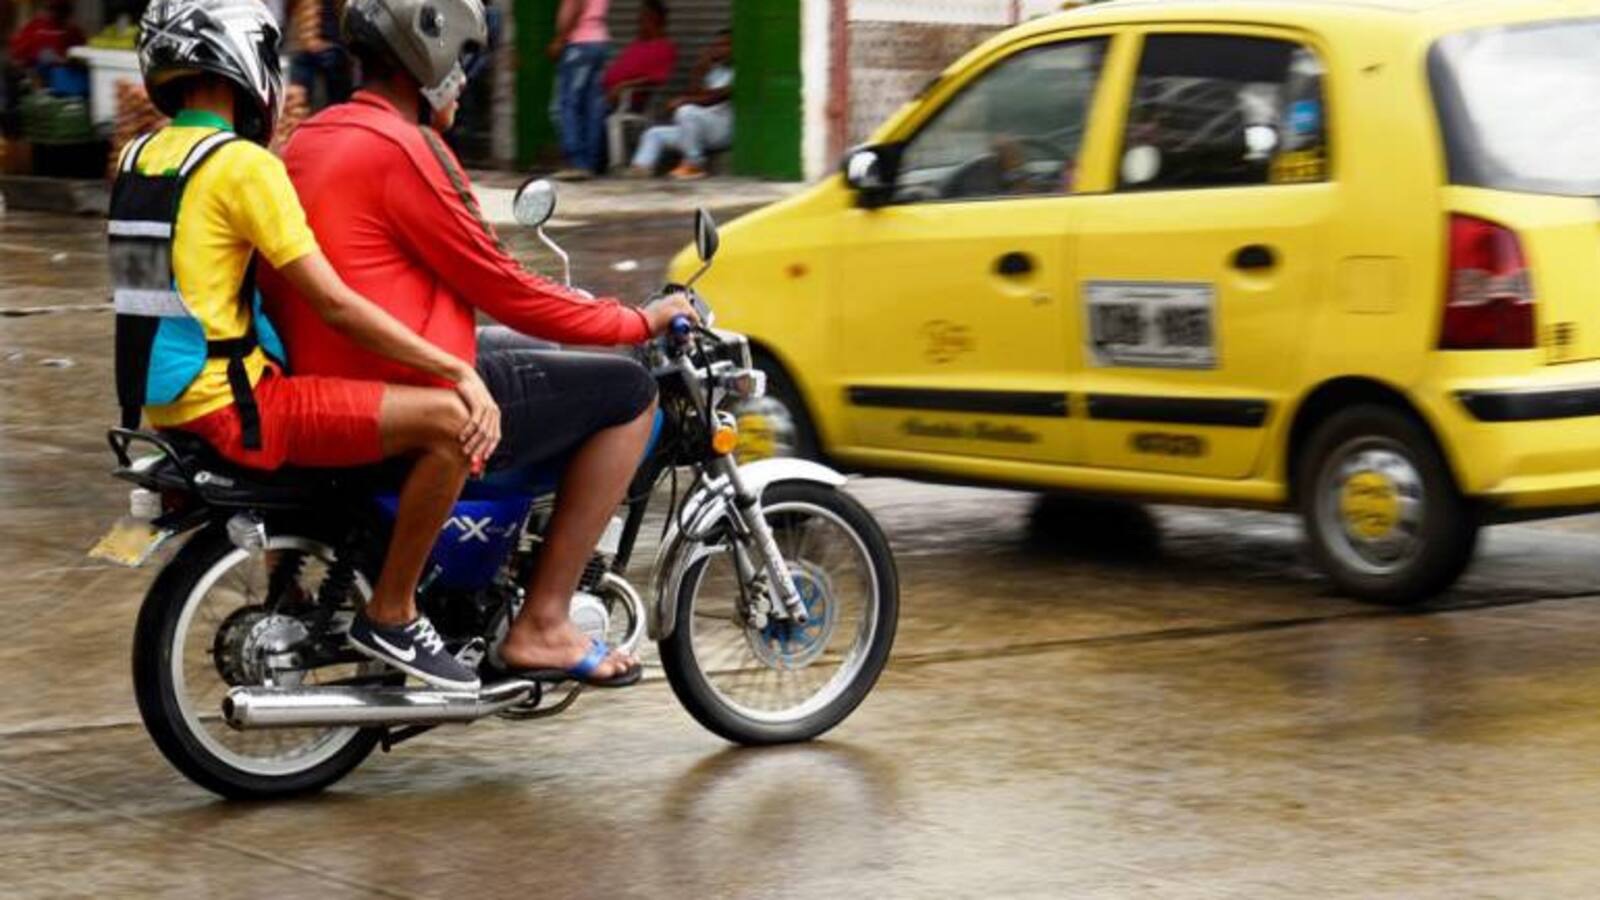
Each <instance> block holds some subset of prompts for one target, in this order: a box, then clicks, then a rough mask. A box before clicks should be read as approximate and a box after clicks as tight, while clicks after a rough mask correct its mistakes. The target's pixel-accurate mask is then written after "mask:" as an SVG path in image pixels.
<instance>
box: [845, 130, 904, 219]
mask: <svg viewBox="0 0 1600 900" xmlns="http://www.w3.org/2000/svg"><path fill="white" fill-rule="evenodd" d="M900 150H901V148H900V146H899V145H894V144H880V145H878V146H873V147H858V148H857V149H855V150H852V151H850V152H849V153H847V154H845V158H844V165H843V166H842V169H843V171H844V183H845V184H847V185H849V186H850V189H851V190H853V191H855V192H856V194H857V196H858V198H859V200H860V203H861V205H862V206H864V207H868V208H872V207H877V206H883V205H885V204H887V203H888V202H889V198H890V197H891V196H893V194H894V182H895V176H896V174H897V170H898V169H899V167H900Z"/></svg>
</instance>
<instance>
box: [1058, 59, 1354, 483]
mask: <svg viewBox="0 0 1600 900" xmlns="http://www.w3.org/2000/svg"><path fill="white" fill-rule="evenodd" d="M1130 49H1132V48H1130ZM1137 56H1138V62H1137V65H1136V67H1134V71H1133V75H1132V78H1131V81H1132V83H1131V85H1129V86H1128V88H1127V92H1126V93H1125V94H1124V95H1123V101H1124V102H1123V103H1122V104H1121V109H1122V111H1123V113H1124V114H1123V115H1122V117H1121V119H1122V121H1121V122H1120V123H1119V124H1118V125H1117V126H1116V127H1117V128H1118V130H1120V132H1121V136H1122V139H1121V151H1120V154H1119V155H1114V156H1113V159H1114V160H1115V161H1116V162H1118V163H1120V165H1119V166H1118V171H1116V172H1115V173H1114V174H1112V175H1111V177H1110V179H1109V184H1108V187H1109V188H1110V189H1109V190H1108V191H1106V192H1104V193H1102V194H1100V195H1098V196H1094V197H1086V198H1084V199H1083V200H1082V202H1081V207H1080V209H1079V210H1078V213H1077V215H1075V216H1074V221H1075V222H1076V223H1077V244H1076V270H1075V272H1074V276H1073V277H1074V279H1075V281H1076V284H1075V290H1074V294H1075V303H1076V304H1077V307H1078V315H1079V317H1080V320H1081V321H1082V322H1083V329H1084V330H1083V334H1084V337H1085V354H1084V363H1085V366H1084V369H1083V370H1082V373H1081V377H1080V378H1079V379H1078V382H1077V385H1076V386H1077V389H1078V391H1079V392H1080V393H1082V394H1083V407H1082V408H1083V409H1084V410H1085V413H1086V420H1085V424H1084V429H1085V444H1086V449H1087V455H1088V462H1089V463H1090V464H1091V465H1094V466H1099V467H1108V468H1117V469H1132V470H1144V471H1152V472H1163V473H1173V474H1183V475H1201V476H1209V477H1220V478H1233V479H1237V478H1245V477H1248V476H1249V475H1251V474H1252V473H1253V472H1255V471H1256V470H1257V468H1258V466H1259V465H1260V463H1261V460H1262V459H1263V450H1264V447H1265V441H1266V435H1267V434H1268V433H1269V432H1270V431H1271V429H1270V427H1269V426H1270V425H1271V424H1272V423H1273V421H1274V417H1275V416H1282V415H1285V414H1287V412H1288V405H1289V402H1290V401H1291V400H1292V398H1293V395H1294V386H1295V383H1296V381H1297V379H1296V377H1295V376H1296V374H1297V372H1298V369H1297V361H1298V359H1299V356H1300V350H1301V348H1302V347H1304V346H1305V344H1306V341H1307V340H1308V339H1309V337H1310V336H1309V335H1308V334H1307V330H1306V325H1307V324H1308V323H1309V322H1311V321H1313V317H1312V312H1313V310H1314V306H1315V303H1316V300H1317V297H1318V296H1319V295H1320V291H1321V290H1322V286H1323V284H1325V283H1326V281H1327V274H1328V270H1327V268H1326V266H1325V264H1324V262H1323V261H1322V260H1321V259H1320V258H1319V256H1318V253H1317V248H1318V243H1319V238H1320V236H1321V235H1322V233H1323V232H1324V230H1325V228H1326V225H1327V223H1328V221H1329V218H1330V216H1331V215H1332V214H1333V211H1334V209H1335V201H1336V199H1337V195H1336V190H1337V185H1336V183H1335V182H1333V181H1331V180H1330V178H1329V176H1330V171H1331V166H1330V158H1329V155H1328V151H1329V146H1330V142H1329V139H1328V131H1329V128H1328V124H1327V123H1328V110H1327V98H1326V96H1325V91H1326V87H1327V86H1326V85H1325V83H1324V81H1325V78H1324V75H1323V67H1322V64H1321V62H1320V55H1319V53H1318V51H1317V50H1316V49H1315V48H1314V47H1313V46H1312V45H1311V43H1309V42H1308V41H1307V40H1306V39H1305V38H1304V37H1301V36H1296V35H1292V34H1286V33H1282V32H1277V31H1273V30H1268V29H1254V28H1244V27H1233V28H1227V29H1222V28H1218V29H1204V28H1186V29H1183V30H1162V29H1156V28H1152V29H1150V30H1149V32H1148V33H1146V34H1144V35H1143V36H1142V43H1141V46H1140V47H1139V48H1138V51H1137Z"/></svg>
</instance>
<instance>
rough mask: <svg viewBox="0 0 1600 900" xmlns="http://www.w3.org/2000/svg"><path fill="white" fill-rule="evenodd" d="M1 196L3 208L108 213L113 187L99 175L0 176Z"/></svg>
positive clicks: (87, 213) (68, 212) (85, 214)
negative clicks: (93, 176) (90, 176)
mask: <svg viewBox="0 0 1600 900" xmlns="http://www.w3.org/2000/svg"><path fill="white" fill-rule="evenodd" d="M0 198H3V200H4V203H3V205H0V208H4V209H7V210H13V211H19V212H20V211H25V212H50V213H65V214H67V215H74V216H104V215H105V214H106V211H107V210H108V209H110V207H111V187H110V185H108V184H106V182H105V181H104V180H103V179H99V178H42V177H39V176H34V175H0Z"/></svg>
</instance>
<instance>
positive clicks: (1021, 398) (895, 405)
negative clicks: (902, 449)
mask: <svg viewBox="0 0 1600 900" xmlns="http://www.w3.org/2000/svg"><path fill="white" fill-rule="evenodd" d="M845 396H846V397H847V398H848V399H849V401H850V405H852V406H873V407H884V408H889V409H922V410H938V411H941V412H965V413H989V414H990V415H996V416H1038V417H1041V418H1051V419H1064V418H1066V417H1067V416H1069V415H1070V414H1071V413H1070V412H1069V409H1068V406H1067V395H1066V394H1056V393H1051V392H1048V391H1037V392H1035V391H953V390H938V389H933V388H883V387H853V388H850V389H848V390H847V391H846V392H845Z"/></svg>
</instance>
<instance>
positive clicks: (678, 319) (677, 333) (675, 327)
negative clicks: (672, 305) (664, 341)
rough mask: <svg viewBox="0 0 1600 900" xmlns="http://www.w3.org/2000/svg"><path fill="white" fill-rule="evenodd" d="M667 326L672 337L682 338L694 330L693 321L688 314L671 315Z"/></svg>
mask: <svg viewBox="0 0 1600 900" xmlns="http://www.w3.org/2000/svg"><path fill="white" fill-rule="evenodd" d="M669 327H670V329H671V331H672V336H673V337H675V338H679V339H682V338H686V337H688V336H689V335H690V334H691V333H693V332H694V321H693V320H692V319H690V318H689V317H688V316H673V317H672V324H671V326H669Z"/></svg>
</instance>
